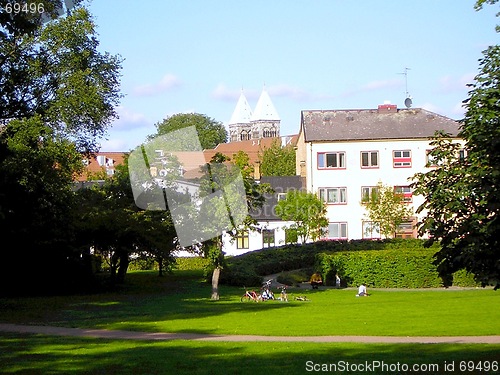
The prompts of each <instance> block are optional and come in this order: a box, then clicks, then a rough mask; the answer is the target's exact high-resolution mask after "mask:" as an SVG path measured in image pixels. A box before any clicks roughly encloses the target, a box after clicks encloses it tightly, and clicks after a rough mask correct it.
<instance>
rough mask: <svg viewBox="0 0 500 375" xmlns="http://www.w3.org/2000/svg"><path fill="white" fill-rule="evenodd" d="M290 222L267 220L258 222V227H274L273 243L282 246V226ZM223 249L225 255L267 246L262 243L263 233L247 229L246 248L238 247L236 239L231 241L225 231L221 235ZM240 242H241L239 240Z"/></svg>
mask: <svg viewBox="0 0 500 375" xmlns="http://www.w3.org/2000/svg"><path fill="white" fill-rule="evenodd" d="M291 224H292V222H284V221H269V222H259V227H260V228H262V229H270V230H272V229H274V236H275V237H274V239H275V240H274V245H275V246H282V245H285V229H284V227H289V226H290V225H291ZM222 240H223V251H224V252H225V253H226V255H232V256H236V255H241V254H244V253H247V252H249V251H255V250H260V249H262V248H263V247H264V248H265V247H267V245H264V241H263V234H262V233H259V232H258V231H249V233H248V247H246V248H238V241H237V240H236V239H235V240H234V241H231V236H229V235H228V234H227V233H224V235H223V239H222ZM240 244H242V242H240Z"/></svg>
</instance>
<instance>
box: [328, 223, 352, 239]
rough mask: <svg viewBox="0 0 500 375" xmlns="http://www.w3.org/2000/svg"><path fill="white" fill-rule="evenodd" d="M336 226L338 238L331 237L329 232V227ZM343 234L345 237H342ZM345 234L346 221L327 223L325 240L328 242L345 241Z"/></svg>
mask: <svg viewBox="0 0 500 375" xmlns="http://www.w3.org/2000/svg"><path fill="white" fill-rule="evenodd" d="M331 226H336V227H337V229H336V232H337V235H338V236H333V235H332V234H331V233H330V232H331V231H330V227H331ZM343 234H345V236H343ZM347 236H348V234H347V222H346V221H334V222H329V223H328V227H327V228H326V238H328V239H330V240H346V239H347V238H348V237H347Z"/></svg>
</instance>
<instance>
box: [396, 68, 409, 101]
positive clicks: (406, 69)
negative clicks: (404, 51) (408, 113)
mask: <svg viewBox="0 0 500 375" xmlns="http://www.w3.org/2000/svg"><path fill="white" fill-rule="evenodd" d="M408 70H410V68H405V71H404V72H403V73H399V74H403V75H404V76H405V97H406V99H405V106H406V108H410V107H411V105H412V100H411V96H410V93H409V92H408Z"/></svg>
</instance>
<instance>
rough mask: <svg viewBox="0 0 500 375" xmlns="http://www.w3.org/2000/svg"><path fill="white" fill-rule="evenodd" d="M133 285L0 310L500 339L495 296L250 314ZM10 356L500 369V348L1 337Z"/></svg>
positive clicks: (250, 307) (114, 323)
mask: <svg viewBox="0 0 500 375" xmlns="http://www.w3.org/2000/svg"><path fill="white" fill-rule="evenodd" d="M128 277H129V279H128V283H127V286H126V287H125V288H124V289H123V290H122V291H121V292H120V293H106V294H98V295H80V296H65V297H36V298H16V299H0V321H1V322H14V323H22V324H44V325H57V326H67V327H80V328H106V329H124V330H140V331H150V332H156V331H160V332H196V333H207V334H210V333H215V334H257V335H285V336H300V335H305V336H312V335H382V336H458V335H498V334H499V333H500V320H499V317H500V295H499V294H498V292H495V291H493V290H492V289H478V290H475V289H472V290H412V291H409V290H408V291H389V290H371V291H370V292H371V293H372V295H371V296H370V297H368V298H357V297H355V294H356V291H355V290H353V289H343V290H336V289H325V290H321V289H320V290H314V291H312V290H310V289H307V290H303V289H294V290H291V293H290V295H289V297H290V302H289V303H282V302H279V301H268V302H264V303H258V304H257V303H241V302H240V301H239V297H240V295H241V294H242V293H243V290H242V289H238V288H232V287H231V288H230V287H224V286H222V287H221V300H220V301H217V302H215V301H211V300H210V299H209V296H210V286H208V285H206V284H204V283H201V282H200V274H198V273H193V272H187V271H177V272H176V273H175V274H174V275H173V276H168V277H165V278H159V277H157V276H156V275H155V274H154V273H149V272H138V273H133V274H130V275H129V276H128ZM297 295H306V296H307V297H308V298H309V299H310V301H308V302H299V301H294V300H293V297H294V296H297ZM0 353H1V354H0V359H1V361H2V362H1V363H0V370H1V372H2V373H23V374H25V373H34V374H45V373H65V374H67V373H72V374H73V373H76V374H79V373H81V374H84V373H85V374H96V373H102V374H109V373H116V374H170V373H177V374H184V373H186V374H191V373H192V374H219V373H223V374H230V373H231V374H237V373H240V374H261V373H265V374H280V373H286V374H302V373H308V372H315V371H313V370H314V369H318V368H319V367H317V366H318V365H319V364H336V365H339V366H340V365H342V364H343V365H344V371H340V369H339V368H337V372H344V373H357V372H356V371H346V368H345V365H346V362H349V363H351V364H354V365H355V364H358V365H359V364H362V363H365V361H369V364H371V363H372V362H373V361H375V364H376V363H379V364H382V363H385V364H396V363H397V362H399V363H400V364H402V363H405V364H410V365H411V364H417V365H424V364H436V365H440V366H441V367H440V368H439V369H437V368H434V372H432V371H430V372H429V371H427V372H425V373H452V372H451V371H446V372H445V371H444V366H445V365H448V367H449V366H450V365H451V364H454V365H455V366H456V367H457V368H456V370H457V371H458V366H460V364H462V365H463V366H465V365H466V364H467V363H465V362H463V361H474V364H475V365H477V364H479V365H482V364H485V365H486V364H488V363H489V362H491V361H494V360H497V361H498V360H500V344H499V345H496V344H495V345H486V344H473V345H472V344H471V345H469V344H427V345H425V344H397V345H396V344H354V343H349V344H347V343H346V344H339V343H276V342H275V343H263V342H243V343H234V342H233V343H231V342H199V341H167V342H146V341H125V340H103V339H91V338H69V337H66V338H59V337H57V338H56V337H50V336H43V335H28V334H25V335H21V334H7V333H0ZM308 361H309V362H308ZM339 361H340V362H341V363H339ZM377 361H378V362H377ZM461 362H462V363H461ZM307 365H309V368H307V367H306V366H307ZM314 365H316V367H314ZM476 367H477V366H476ZM449 368H450V367H449ZM385 369H386V370H387V369H388V370H394V367H393V368H387V367H386V368H385ZM463 369H466V368H465V367H464V368H463ZM347 370H353V367H350V368H347ZM356 370H359V368H356ZM372 370H374V371H373V372H371V373H394V371H382V370H383V368H372ZM363 372H364V373H366V371H358V373H363ZM396 372H398V371H396ZM414 372H415V371H414ZM474 372H476V373H484V372H478V368H476V369H475V371H474ZM400 373H404V371H402V372H400ZM421 373H424V372H421ZM456 373H459V372H456ZM461 373H465V372H463V371H462V372H461ZM469 373H473V372H469Z"/></svg>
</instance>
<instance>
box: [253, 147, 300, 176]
mask: <svg viewBox="0 0 500 375" xmlns="http://www.w3.org/2000/svg"><path fill="white" fill-rule="evenodd" d="M259 160H260V163H261V167H260V172H261V173H262V175H263V176H295V149H294V148H293V146H291V145H286V146H282V145H281V142H280V141H279V140H277V139H275V140H273V141H272V143H271V146H269V147H267V148H264V149H263V150H262V151H261V152H259Z"/></svg>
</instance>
